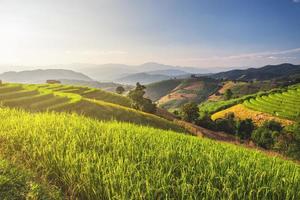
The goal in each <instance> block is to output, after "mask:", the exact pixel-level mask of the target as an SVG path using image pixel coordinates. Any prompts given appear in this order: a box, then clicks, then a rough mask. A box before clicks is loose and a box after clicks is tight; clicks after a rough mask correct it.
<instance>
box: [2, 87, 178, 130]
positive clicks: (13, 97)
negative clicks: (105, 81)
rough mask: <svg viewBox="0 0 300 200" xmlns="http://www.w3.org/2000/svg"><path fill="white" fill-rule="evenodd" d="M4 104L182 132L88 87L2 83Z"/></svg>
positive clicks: (121, 98) (127, 102)
mask: <svg viewBox="0 0 300 200" xmlns="http://www.w3.org/2000/svg"><path fill="white" fill-rule="evenodd" d="M0 104H2V106H6V107H10V108H22V109H25V110H27V111H32V112H44V111H56V112H70V113H73V112H76V113H78V114H82V115H84V116H87V117H91V118H94V119H98V120H118V121H124V122H131V123H136V124H142V125H149V126H153V127H158V128H162V129H173V130H177V131H180V130H182V129H181V128H180V127H179V126H177V125H175V124H174V123H172V122H169V121H167V120H165V119H162V118H160V117H157V116H155V115H152V114H147V113H144V112H140V111H137V110H134V109H131V108H129V106H130V100H129V99H128V98H126V97H124V96H121V95H117V94H113V93H110V92H105V91H102V90H99V89H93V88H88V87H80V86H69V85H60V84H53V85H51V84H50V85H49V84H41V85H25V84H2V85H0Z"/></svg>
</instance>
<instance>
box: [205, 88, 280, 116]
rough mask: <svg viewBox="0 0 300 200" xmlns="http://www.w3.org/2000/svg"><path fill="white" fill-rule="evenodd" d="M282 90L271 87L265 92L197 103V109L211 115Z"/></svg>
mask: <svg viewBox="0 0 300 200" xmlns="http://www.w3.org/2000/svg"><path fill="white" fill-rule="evenodd" d="M283 90H284V89H272V90H270V91H266V92H264V91H261V92H258V93H255V94H249V95H245V96H242V97H239V98H234V99H230V100H221V101H206V102H204V103H202V104H200V105H199V111H200V113H201V114H204V113H207V114H209V115H212V114H214V113H216V112H219V111H221V110H224V109H227V108H229V107H231V106H234V105H236V104H239V103H243V102H245V101H247V100H249V99H252V98H256V97H260V96H263V95H266V94H273V93H276V92H278V91H283Z"/></svg>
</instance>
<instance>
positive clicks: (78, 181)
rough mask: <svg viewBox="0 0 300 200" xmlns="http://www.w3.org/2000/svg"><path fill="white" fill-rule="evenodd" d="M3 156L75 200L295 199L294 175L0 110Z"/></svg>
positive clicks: (63, 117) (140, 133)
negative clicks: (24, 166) (39, 175)
mask: <svg viewBox="0 0 300 200" xmlns="http://www.w3.org/2000/svg"><path fill="white" fill-rule="evenodd" d="M0 118H1V121H0V139H1V141H2V142H1V145H0V148H1V152H2V154H3V155H4V156H5V157H6V158H8V159H9V158H14V159H15V160H16V162H17V163H20V162H21V163H23V164H24V165H26V166H28V167H29V168H30V169H32V170H35V171H36V172H39V174H41V175H42V176H44V177H45V178H46V179H47V180H48V181H51V182H52V183H54V184H55V185H57V186H58V187H60V188H61V189H62V190H63V191H64V192H65V193H66V194H67V195H69V196H70V197H72V198H75V197H78V198H79V199H165V198H175V199H299V198H300V192H299V191H300V167H299V166H298V165H297V164H294V163H292V162H290V161H284V160H281V159H279V158H274V157H268V156H266V155H264V154H262V153H259V152H257V151H253V150H248V149H244V148H241V147H237V146H233V145H230V144H224V143H218V142H214V141H211V140H206V139H201V140H199V139H198V138H195V137H191V136H185V135H181V134H176V133H175V132H172V131H162V130H159V129H154V128H147V127H142V126H137V125H133V124H128V123H119V122H99V121H94V120H91V119H88V118H84V117H80V116H76V115H72V116H70V115H67V114H47V113H43V114H29V113H25V112H22V111H15V110H10V109H0Z"/></svg>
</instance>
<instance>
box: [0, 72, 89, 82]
mask: <svg viewBox="0 0 300 200" xmlns="http://www.w3.org/2000/svg"><path fill="white" fill-rule="evenodd" d="M51 79H52V80H53V79H54V80H58V79H69V80H81V81H92V79H91V78H89V77H88V76H86V75H84V74H82V73H78V72H74V71H72V70H64V69H46V70H40V69H39V70H32V71H20V72H5V73H3V74H0V80H2V81H5V82H15V83H45V81H46V80H51Z"/></svg>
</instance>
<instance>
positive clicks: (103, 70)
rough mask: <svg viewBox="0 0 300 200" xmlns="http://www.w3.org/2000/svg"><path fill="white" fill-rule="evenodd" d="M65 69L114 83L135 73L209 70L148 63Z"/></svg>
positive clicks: (84, 66)
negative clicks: (74, 69)
mask: <svg viewBox="0 0 300 200" xmlns="http://www.w3.org/2000/svg"><path fill="white" fill-rule="evenodd" d="M65 67H66V68H70V67H72V68H76V69H78V71H80V72H82V73H84V74H87V75H88V76H90V77H92V78H93V79H95V80H97V81H114V82H115V81H116V80H118V79H120V78H122V77H125V76H127V75H132V74H137V73H147V74H152V75H153V74H159V75H165V76H174V75H175V74H176V76H177V75H182V73H186V74H189V73H192V74H199V73H200V74H206V73H209V72H210V71H209V69H200V68H193V67H183V66H172V65H164V64H160V63H155V62H148V63H144V64H141V65H124V64H104V65H88V64H73V65H67V66H65Z"/></svg>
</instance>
